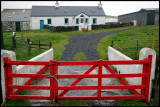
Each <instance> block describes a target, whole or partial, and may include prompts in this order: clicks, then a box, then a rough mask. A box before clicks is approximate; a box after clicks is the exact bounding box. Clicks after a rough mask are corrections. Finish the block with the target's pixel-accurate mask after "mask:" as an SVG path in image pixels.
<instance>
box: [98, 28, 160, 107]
mask: <svg viewBox="0 0 160 107" xmlns="http://www.w3.org/2000/svg"><path fill="white" fill-rule="evenodd" d="M112 40H113V41H114V42H115V43H116V44H117V45H118V46H119V47H133V46H136V40H138V44H139V46H144V45H151V44H152V40H154V42H155V44H158V46H155V47H154V49H155V51H156V53H157V56H159V25H149V26H140V27H137V28H135V29H134V30H130V31H125V32H120V33H116V34H112V35H109V36H106V37H104V38H103V39H101V41H100V43H99V44H98V46H97V51H98V55H99V57H100V58H101V59H103V60H107V59H108V46H110V45H111V42H112ZM115 47H116V46H114V48H115ZM145 47H146V46H145ZM147 47H148V46H147ZM142 48H143V47H139V48H138V53H135V50H136V48H130V49H128V48H126V49H123V48H122V49H123V50H124V51H125V52H126V53H127V56H129V57H131V58H132V59H136V58H138V55H139V51H140V50H141V49H142ZM149 48H152V46H150V47H149ZM119 51H120V50H119ZM121 52H122V51H121ZM122 53H123V52H122ZM157 58H158V59H157V62H158V61H159V57H157ZM157 62H156V63H157ZM156 71H157V67H156ZM155 80H156V78H155ZM155 80H154V81H153V82H152V83H153V84H152V85H153V86H152V87H154V85H155ZM119 103H120V105H121V106H153V103H154V99H152V98H151V101H150V105H147V104H145V103H143V102H140V101H137V100H120V101H119Z"/></svg>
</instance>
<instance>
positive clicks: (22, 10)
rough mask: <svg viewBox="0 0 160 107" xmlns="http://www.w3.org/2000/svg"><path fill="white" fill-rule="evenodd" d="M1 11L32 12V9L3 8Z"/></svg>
mask: <svg viewBox="0 0 160 107" xmlns="http://www.w3.org/2000/svg"><path fill="white" fill-rule="evenodd" d="M1 13H25V14H30V13H31V9H3V11H2V12H1Z"/></svg>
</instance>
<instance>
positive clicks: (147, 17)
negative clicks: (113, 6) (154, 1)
mask: <svg viewBox="0 0 160 107" xmlns="http://www.w3.org/2000/svg"><path fill="white" fill-rule="evenodd" d="M118 22H134V25H136V26H144V25H155V24H159V9H158V8H145V9H141V10H140V11H137V12H133V13H129V14H124V15H120V16H118Z"/></svg>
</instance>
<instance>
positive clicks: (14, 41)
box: [12, 35, 16, 49]
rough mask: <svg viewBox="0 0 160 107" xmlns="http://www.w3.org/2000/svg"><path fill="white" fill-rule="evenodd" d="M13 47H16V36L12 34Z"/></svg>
mask: <svg viewBox="0 0 160 107" xmlns="http://www.w3.org/2000/svg"><path fill="white" fill-rule="evenodd" d="M12 49H16V37H15V36H14V35H13V36H12Z"/></svg>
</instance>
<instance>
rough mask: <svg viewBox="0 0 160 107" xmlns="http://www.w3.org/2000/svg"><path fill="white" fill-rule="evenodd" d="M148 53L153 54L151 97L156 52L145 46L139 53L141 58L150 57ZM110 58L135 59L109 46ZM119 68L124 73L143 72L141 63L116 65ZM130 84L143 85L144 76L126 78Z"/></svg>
mask: <svg viewBox="0 0 160 107" xmlns="http://www.w3.org/2000/svg"><path fill="white" fill-rule="evenodd" d="M148 55H153V56H152V66H151V79H150V88H149V98H148V101H150V97H151V90H152V80H153V79H154V78H155V76H154V75H155V65H156V52H155V50H153V49H150V48H143V49H141V50H140V53H139V60H143V59H144V58H148ZM108 60H133V59H131V58H129V57H128V56H126V55H124V54H122V53H121V52H119V51H117V50H116V49H114V48H112V47H110V46H109V47H108ZM114 67H116V68H117V71H120V74H124V73H127V74H129V73H142V69H143V66H142V65H141V64H138V65H114ZM125 79H126V80H127V81H128V83H129V84H131V85H141V84H142V77H134V78H125ZM136 90H137V91H138V92H141V90H140V89H136Z"/></svg>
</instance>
